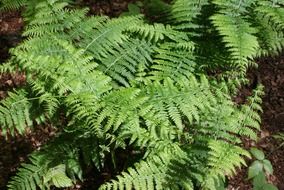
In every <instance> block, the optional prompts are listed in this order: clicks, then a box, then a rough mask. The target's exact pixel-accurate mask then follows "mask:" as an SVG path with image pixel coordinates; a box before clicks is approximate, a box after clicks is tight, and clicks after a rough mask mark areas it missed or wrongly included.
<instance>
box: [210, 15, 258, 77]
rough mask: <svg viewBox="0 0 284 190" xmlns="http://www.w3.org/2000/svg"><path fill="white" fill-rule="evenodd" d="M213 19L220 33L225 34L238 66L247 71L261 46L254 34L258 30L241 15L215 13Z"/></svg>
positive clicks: (224, 38)
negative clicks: (250, 61)
mask: <svg viewBox="0 0 284 190" xmlns="http://www.w3.org/2000/svg"><path fill="white" fill-rule="evenodd" d="M211 19H212V22H213V24H214V26H215V27H216V28H217V30H218V31H219V32H220V35H221V36H223V41H224V43H225V47H226V48H228V49H229V51H230V53H231V55H232V58H233V61H234V62H235V63H236V67H239V68H240V69H242V72H245V71H246V68H247V66H248V64H249V60H252V59H253V58H254V57H255V56H256V54H257V51H258V48H259V44H258V41H257V38H256V37H255V35H254V34H255V33H256V30H255V29H254V28H252V27H251V26H250V24H249V23H248V22H246V21H245V20H244V19H243V18H241V17H239V16H232V15H229V14H215V15H213V16H212V17H211Z"/></svg>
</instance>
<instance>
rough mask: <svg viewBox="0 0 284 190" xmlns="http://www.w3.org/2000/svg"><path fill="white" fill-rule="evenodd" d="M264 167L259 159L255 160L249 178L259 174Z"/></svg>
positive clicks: (250, 168)
mask: <svg viewBox="0 0 284 190" xmlns="http://www.w3.org/2000/svg"><path fill="white" fill-rule="evenodd" d="M262 169H263V164H262V163H261V162H260V161H258V160H256V161H254V162H253V163H252V164H251V166H250V167H249V171H248V179H251V178H253V177H255V176H257V175H258V174H259V173H260V172H262Z"/></svg>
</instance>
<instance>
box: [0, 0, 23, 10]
mask: <svg viewBox="0 0 284 190" xmlns="http://www.w3.org/2000/svg"><path fill="white" fill-rule="evenodd" d="M27 1H28V0H15V1H10V0H2V1H1V4H0V5H1V9H0V10H13V9H19V8H21V7H22V6H24V5H26V3H27Z"/></svg>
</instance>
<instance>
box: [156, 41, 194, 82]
mask: <svg viewBox="0 0 284 190" xmlns="http://www.w3.org/2000/svg"><path fill="white" fill-rule="evenodd" d="M154 63H155V64H154V65H153V66H152V69H153V71H152V72H151V75H153V77H152V78H153V79H158V80H159V79H165V78H171V79H172V80H177V79H179V78H181V77H189V76H190V75H191V73H193V72H194V71H195V67H196V62H195V57H194V55H193V52H192V51H188V50H186V49H179V48H176V47H172V46H171V45H170V44H169V45H167V44H165V45H162V46H161V47H160V48H158V49H157V54H156V55H155V57H154Z"/></svg>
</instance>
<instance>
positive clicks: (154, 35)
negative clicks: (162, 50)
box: [129, 23, 189, 43]
mask: <svg viewBox="0 0 284 190" xmlns="http://www.w3.org/2000/svg"><path fill="white" fill-rule="evenodd" d="M129 31H130V32H131V33H134V34H136V35H137V34H139V35H140V36H141V38H143V39H147V40H148V41H152V42H154V43H157V42H159V41H163V40H166V39H169V40H172V41H175V42H183V41H184V42H186V41H188V40H189V39H188V37H187V35H186V34H185V33H184V32H179V31H177V30H174V28H173V27H171V26H170V25H164V24H159V23H155V24H152V25H150V24H145V23H141V24H140V25H137V26H135V25H134V26H132V27H131V28H130V29H129Z"/></svg>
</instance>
